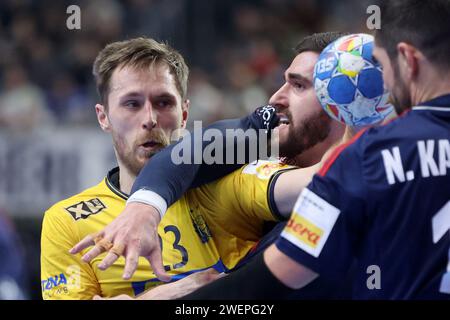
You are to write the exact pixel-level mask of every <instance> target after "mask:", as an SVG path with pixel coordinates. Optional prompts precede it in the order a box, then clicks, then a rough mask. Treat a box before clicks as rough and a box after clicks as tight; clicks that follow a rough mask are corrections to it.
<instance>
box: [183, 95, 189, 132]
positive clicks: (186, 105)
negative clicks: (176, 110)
mask: <svg viewBox="0 0 450 320" xmlns="http://www.w3.org/2000/svg"><path fill="white" fill-rule="evenodd" d="M190 103H191V102H190V101H189V99H186V100H184V101H183V103H182V104H181V128H183V129H184V128H186V123H187V120H188V116H189V106H190Z"/></svg>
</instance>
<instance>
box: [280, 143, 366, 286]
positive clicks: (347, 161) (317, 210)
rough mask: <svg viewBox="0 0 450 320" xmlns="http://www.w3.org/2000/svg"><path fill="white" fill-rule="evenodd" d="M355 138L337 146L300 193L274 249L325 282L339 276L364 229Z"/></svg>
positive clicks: (359, 160)
mask: <svg viewBox="0 0 450 320" xmlns="http://www.w3.org/2000/svg"><path fill="white" fill-rule="evenodd" d="M358 150H360V148H358V146H357V145H356V144H352V145H350V146H344V147H343V148H339V149H338V150H336V152H335V153H334V154H333V155H332V156H331V157H330V160H329V161H328V162H326V163H325V165H324V167H323V168H322V169H321V170H320V171H319V173H318V174H316V175H315V176H314V178H313V180H312V182H311V183H310V184H309V185H308V187H307V188H306V189H305V190H304V191H303V192H302V193H301V195H300V197H299V199H298V200H297V202H296V204H295V206H294V209H293V212H292V214H291V218H290V220H289V221H288V223H287V225H286V227H285V229H284V230H283V232H282V233H281V237H280V238H279V239H278V240H277V242H276V245H277V247H278V249H280V250H281V251H282V252H284V253H285V254H286V255H288V256H289V257H291V258H292V259H294V260H295V261H297V262H298V263H300V264H302V265H304V266H306V267H308V268H310V269H311V270H313V271H314V272H316V273H318V274H319V275H320V276H321V277H324V278H326V279H327V280H329V281H331V282H336V281H339V279H342V277H344V276H345V274H346V272H347V271H348V269H349V267H350V265H351V263H352V261H353V259H354V257H355V256H356V254H357V250H358V243H359V242H360V239H361V238H362V235H363V233H364V226H365V224H366V220H367V218H366V217H365V212H366V202H365V198H366V197H365V192H366V186H365V184H364V179H363V172H362V170H363V169H362V167H363V164H362V156H361V155H360V152H359V151H358Z"/></svg>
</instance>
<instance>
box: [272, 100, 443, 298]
mask: <svg viewBox="0 0 450 320" xmlns="http://www.w3.org/2000/svg"><path fill="white" fill-rule="evenodd" d="M449 141H450V95H445V96H441V97H438V98H436V99H433V100H431V101H427V102H425V103H423V104H421V105H420V106H416V107H413V108H412V110H410V111H408V112H406V113H404V114H402V115H401V116H400V117H399V118H398V119H396V120H394V121H392V122H390V123H389V124H387V125H384V126H380V127H376V128H371V129H369V130H367V131H365V132H364V133H362V134H361V135H359V136H357V137H355V139H353V140H352V141H350V142H349V143H348V144H347V145H344V146H342V147H340V148H339V149H338V150H336V152H335V153H334V154H333V155H332V156H331V157H330V158H329V159H328V161H327V162H326V164H325V165H324V167H323V168H322V169H321V171H320V172H319V173H318V174H317V175H316V176H315V177H314V178H313V181H312V182H311V183H310V185H309V186H308V188H307V189H305V190H304V192H303V193H302V194H301V196H300V197H299V199H298V201H297V203H296V205H295V207H294V210H293V213H292V216H291V218H290V220H289V221H288V223H287V226H286V228H285V229H284V230H283V232H282V234H281V237H280V238H279V240H278V241H277V242H276V245H277V247H278V249H280V250H281V251H282V252H284V253H285V254H287V255H288V256H289V257H291V258H292V259H294V260H296V261H297V262H299V263H300V264H303V265H304V266H306V267H308V268H310V269H311V270H313V271H315V272H317V273H318V274H319V276H320V277H324V279H326V280H327V281H330V282H336V281H339V280H340V279H342V278H343V277H345V276H346V274H347V270H348V269H349V268H350V265H352V263H355V264H356V265H357V271H356V273H355V275H354V276H353V277H352V279H353V280H352V285H351V287H352V298H354V299H449V298H450V263H449V258H450V256H449V255H450V251H449V249H450V231H449V229H450V142H449ZM324 279H322V280H324Z"/></svg>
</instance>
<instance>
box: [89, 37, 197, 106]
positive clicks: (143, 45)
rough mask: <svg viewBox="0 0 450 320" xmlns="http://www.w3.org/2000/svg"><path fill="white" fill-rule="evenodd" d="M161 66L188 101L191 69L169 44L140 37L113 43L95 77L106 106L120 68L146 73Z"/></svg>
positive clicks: (102, 54)
mask: <svg viewBox="0 0 450 320" xmlns="http://www.w3.org/2000/svg"><path fill="white" fill-rule="evenodd" d="M159 63H163V64H165V65H167V66H168V67H169V70H170V73H171V74H172V75H173V77H174V80H175V85H176V87H177V89H178V92H179V93H180V95H181V97H182V99H183V100H185V99H186V95H187V82H188V76H189V68H188V66H187V65H186V63H185V61H184V58H183V56H182V55H181V54H180V53H179V52H178V51H176V50H175V49H173V48H172V47H171V46H169V45H168V44H165V43H160V42H157V41H155V40H153V39H150V38H144V37H140V38H135V39H130V40H125V41H118V42H113V43H110V44H108V45H107V46H106V47H105V48H104V49H103V50H102V51H100V53H99V54H98V55H97V58H96V59H95V62H94V66H93V75H94V77H95V83H96V86H97V91H98V94H99V96H100V99H101V101H102V103H103V104H104V105H107V102H108V94H109V90H110V87H109V85H110V81H111V76H112V74H113V72H114V70H116V69H117V68H118V67H125V66H130V67H133V68H136V69H145V68H149V67H151V66H153V65H155V64H159Z"/></svg>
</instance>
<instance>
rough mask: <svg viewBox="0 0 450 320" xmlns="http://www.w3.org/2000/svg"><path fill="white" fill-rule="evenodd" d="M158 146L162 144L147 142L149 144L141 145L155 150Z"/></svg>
mask: <svg viewBox="0 0 450 320" xmlns="http://www.w3.org/2000/svg"><path fill="white" fill-rule="evenodd" d="M158 145H160V143H158V142H156V141H147V142H145V143H143V144H141V146H143V147H144V148H154V147H156V146H158Z"/></svg>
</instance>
